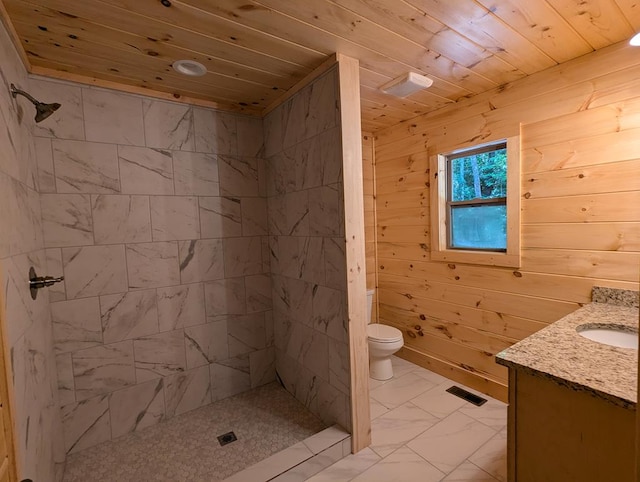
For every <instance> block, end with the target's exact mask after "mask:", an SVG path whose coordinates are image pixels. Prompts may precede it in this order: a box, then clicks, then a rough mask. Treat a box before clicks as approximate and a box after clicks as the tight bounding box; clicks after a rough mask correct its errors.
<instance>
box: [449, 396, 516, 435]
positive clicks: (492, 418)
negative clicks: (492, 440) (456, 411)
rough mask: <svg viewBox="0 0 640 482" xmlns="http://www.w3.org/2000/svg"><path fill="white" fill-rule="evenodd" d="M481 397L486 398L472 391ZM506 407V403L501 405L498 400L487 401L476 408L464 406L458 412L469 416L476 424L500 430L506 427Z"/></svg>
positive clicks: (468, 405) (469, 405)
mask: <svg viewBox="0 0 640 482" xmlns="http://www.w3.org/2000/svg"><path fill="white" fill-rule="evenodd" d="M472 392H473V393H476V394H477V395H480V396H481V397H484V398H487V396H486V395H483V394H482V393H480V392H476V391H472ZM507 407H508V405H507V404H506V403H502V402H500V401H498V400H489V401H488V402H487V403H485V404H484V405H481V406H479V407H476V406H475V405H472V404H470V403H468V404H465V405H464V406H463V407H462V408H460V412H462V413H464V414H465V415H469V416H470V417H472V418H475V419H476V420H477V421H478V422H482V423H483V424H485V425H488V426H489V427H491V428H493V429H495V430H501V429H503V428H504V427H506V426H507Z"/></svg>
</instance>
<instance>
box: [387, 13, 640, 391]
mask: <svg viewBox="0 0 640 482" xmlns="http://www.w3.org/2000/svg"><path fill="white" fill-rule="evenodd" d="M566 5H568V2H565V6H566ZM637 57H638V52H637V50H633V49H632V48H630V47H627V46H624V45H617V46H613V47H610V48H607V49H603V50H600V51H598V52H595V53H591V54H588V55H587V56H584V57H582V58H580V59H577V60H574V61H570V62H567V63H565V64H563V65H562V66H560V67H556V68H552V69H549V70H548V71H545V72H541V73H538V74H534V75H532V76H530V77H528V78H527V79H523V80H520V81H516V82H514V83H512V84H508V85H505V86H503V87H502V88H500V89H496V90H494V91H492V92H488V93H486V94H481V95H480V96H476V97H475V98H473V99H468V100H465V101H461V102H459V103H458V104H457V105H455V106H447V107H444V108H442V109H441V110H439V111H437V112H434V113H430V114H426V115H422V116H420V117H417V118H414V119H412V120H411V121H410V122H404V123H401V124H398V125H397V126H394V127H392V128H390V129H386V130H383V131H381V132H380V133H379V134H378V135H377V138H376V144H375V156H376V180H377V181H376V182H377V190H378V194H379V196H378V198H377V199H376V209H377V212H378V223H377V226H376V235H377V239H378V243H379V249H378V254H379V259H378V263H377V266H378V270H379V276H378V278H379V279H378V288H379V291H380V301H379V302H380V306H381V312H380V319H381V321H382V322H384V323H389V324H391V325H394V326H397V327H399V328H401V329H403V331H404V332H405V333H406V332H407V331H408V330H409V331H410V330H411V327H412V326H413V325H415V323H416V322H417V321H419V322H420V324H421V325H424V326H428V327H430V330H431V332H427V333H425V336H424V337H422V338H421V337H416V338H414V337H410V336H407V337H405V343H406V346H407V350H403V351H402V352H401V353H402V354H404V355H405V356H407V357H409V358H410V359H413V360H414V361H418V362H419V363H421V364H423V365H424V366H429V367H431V368H432V369H434V370H436V371H440V372H441V373H443V374H445V375H448V376H451V377H454V378H455V379H457V380H459V381H461V382H466V383H468V384H470V385H471V386H473V387H475V388H477V389H479V390H484V391H485V392H487V393H494V394H495V393H498V394H503V396H506V391H505V390H504V386H506V384H507V378H506V373H504V372H500V371H499V370H495V368H494V367H493V366H492V365H493V363H494V360H493V355H495V352H496V351H497V350H498V349H499V348H500V347H499V343H498V344H496V338H494V335H497V334H502V335H503V336H504V334H506V333H509V335H508V336H507V337H506V338H504V340H509V339H511V340H513V341H517V340H518V339H521V338H522V337H524V336H526V335H527V334H528V333H530V332H531V330H532V329H533V330H535V329H537V328H539V327H542V326H544V324H545V323H549V322H553V321H554V320H556V319H558V318H560V317H561V316H563V314H566V313H568V312H571V311H573V310H574V309H576V308H578V307H579V306H580V304H582V303H586V302H588V301H589V300H590V293H591V287H592V286H593V285H602V286H613V287H618V288H626V289H636V290H637V289H638V276H639V265H640V243H639V240H640V225H639V224H638V222H639V221H640V209H638V206H640V184H639V182H638V179H640V176H639V175H638V172H639V171H638V168H639V166H638V154H637V138H638V137H637V134H638V129H639V128H640V123H639V122H640V91H638V90H637V88H635V87H633V86H632V85H633V82H634V81H635V79H637V75H636V73H635V72H636V69H637V68H636V67H635V65H636V64H637ZM541 88H542V91H543V94H542V95H541V90H540V89H541ZM518 131H520V133H521V138H522V146H521V148H522V150H521V157H522V159H521V160H522V173H523V174H522V175H521V178H520V182H521V183H522V184H521V185H522V197H521V204H522V219H521V229H522V246H523V249H522V252H521V253H522V262H521V265H520V267H519V268H497V267H488V266H487V267H483V266H474V265H465V264H453V263H446V262H445V263H442V262H436V261H431V258H430V252H429V249H428V243H429V236H430V234H429V233H430V230H431V227H430V224H429V222H430V221H429V219H428V218H429V216H428V215H427V216H425V215H424V213H425V211H427V212H428V203H429V201H428V199H429V189H430V187H429V186H428V185H425V183H426V182H427V180H428V177H427V174H426V173H425V172H424V160H425V159H426V158H427V157H428V154H437V153H439V152H446V151H447V150H450V149H452V148H459V147H465V146H468V145H473V144H479V143H483V142H488V141H492V140H497V139H501V138H505V137H508V136H510V135H513V134H514V133H517V132H518ZM381 174H383V175H381ZM443 302H444V303H446V305H443V306H440V305H438V304H437V303H443ZM445 308H446V309H445ZM474 310H475V311H474ZM489 313H490V314H491V315H488V314H489ZM481 314H482V316H480V315H481ZM507 317H508V322H507V323H508V326H509V328H508V330H507V331H505V327H504V326H503V323H505V319H507ZM438 327H440V328H438ZM463 328H464V329H463ZM465 329H470V330H473V332H470V331H465ZM434 330H435V331H434ZM443 330H446V335H447V336H446V338H447V340H446V343H445V340H444V339H443V340H442V341H438V342H435V341H434V340H439V339H441V338H442V334H443V333H445V331H443ZM472 333H473V336H471V334H472ZM482 334H484V335H486V338H483V335H482ZM491 334H494V335H491ZM420 338H421V339H420ZM501 339H502V338H501ZM443 343H444V344H443ZM474 352H475V353H476V354H475V355H474V354H473V353H474ZM453 367H455V368H453Z"/></svg>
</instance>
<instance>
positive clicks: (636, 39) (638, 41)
mask: <svg viewBox="0 0 640 482" xmlns="http://www.w3.org/2000/svg"><path fill="white" fill-rule="evenodd" d="M629 43H630V44H631V45H633V46H634V47H640V33H637V34H635V35H634V36H633V37H631V40H629Z"/></svg>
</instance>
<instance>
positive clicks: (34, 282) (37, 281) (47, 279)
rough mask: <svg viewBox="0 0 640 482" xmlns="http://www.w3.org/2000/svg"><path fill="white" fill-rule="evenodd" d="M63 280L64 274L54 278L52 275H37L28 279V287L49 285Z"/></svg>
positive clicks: (37, 287)
mask: <svg viewBox="0 0 640 482" xmlns="http://www.w3.org/2000/svg"><path fill="white" fill-rule="evenodd" d="M61 281H64V276H59V277H57V278H54V277H53V276H37V277H35V278H33V279H30V280H29V287H31V288H36V289H39V288H44V287H45V286H51V285H53V284H55V283H60V282H61Z"/></svg>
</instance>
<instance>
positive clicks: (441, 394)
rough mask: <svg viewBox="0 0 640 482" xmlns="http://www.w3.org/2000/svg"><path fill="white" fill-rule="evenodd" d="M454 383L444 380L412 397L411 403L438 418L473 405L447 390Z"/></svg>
mask: <svg viewBox="0 0 640 482" xmlns="http://www.w3.org/2000/svg"><path fill="white" fill-rule="evenodd" d="M452 385H454V383H453V382H452V381H447V382H444V383H442V384H440V385H438V386H436V387H433V388H432V389H431V390H428V391H426V392H424V393H423V394H421V395H418V396H417V397H415V398H413V399H411V403H413V404H415V405H417V406H418V407H420V408H421V409H422V410H425V411H427V412H429V413H430V414H432V415H435V416H436V417H438V418H445V417H446V416H448V415H451V414H452V413H453V412H455V411H456V410H458V409H459V408H461V407H464V406H465V405H469V406H473V405H471V404H470V403H469V402H467V401H465V400H463V399H462V398H460V397H456V396H455V395H452V394H450V393H449V392H447V388H449V387H451V386H452Z"/></svg>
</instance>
